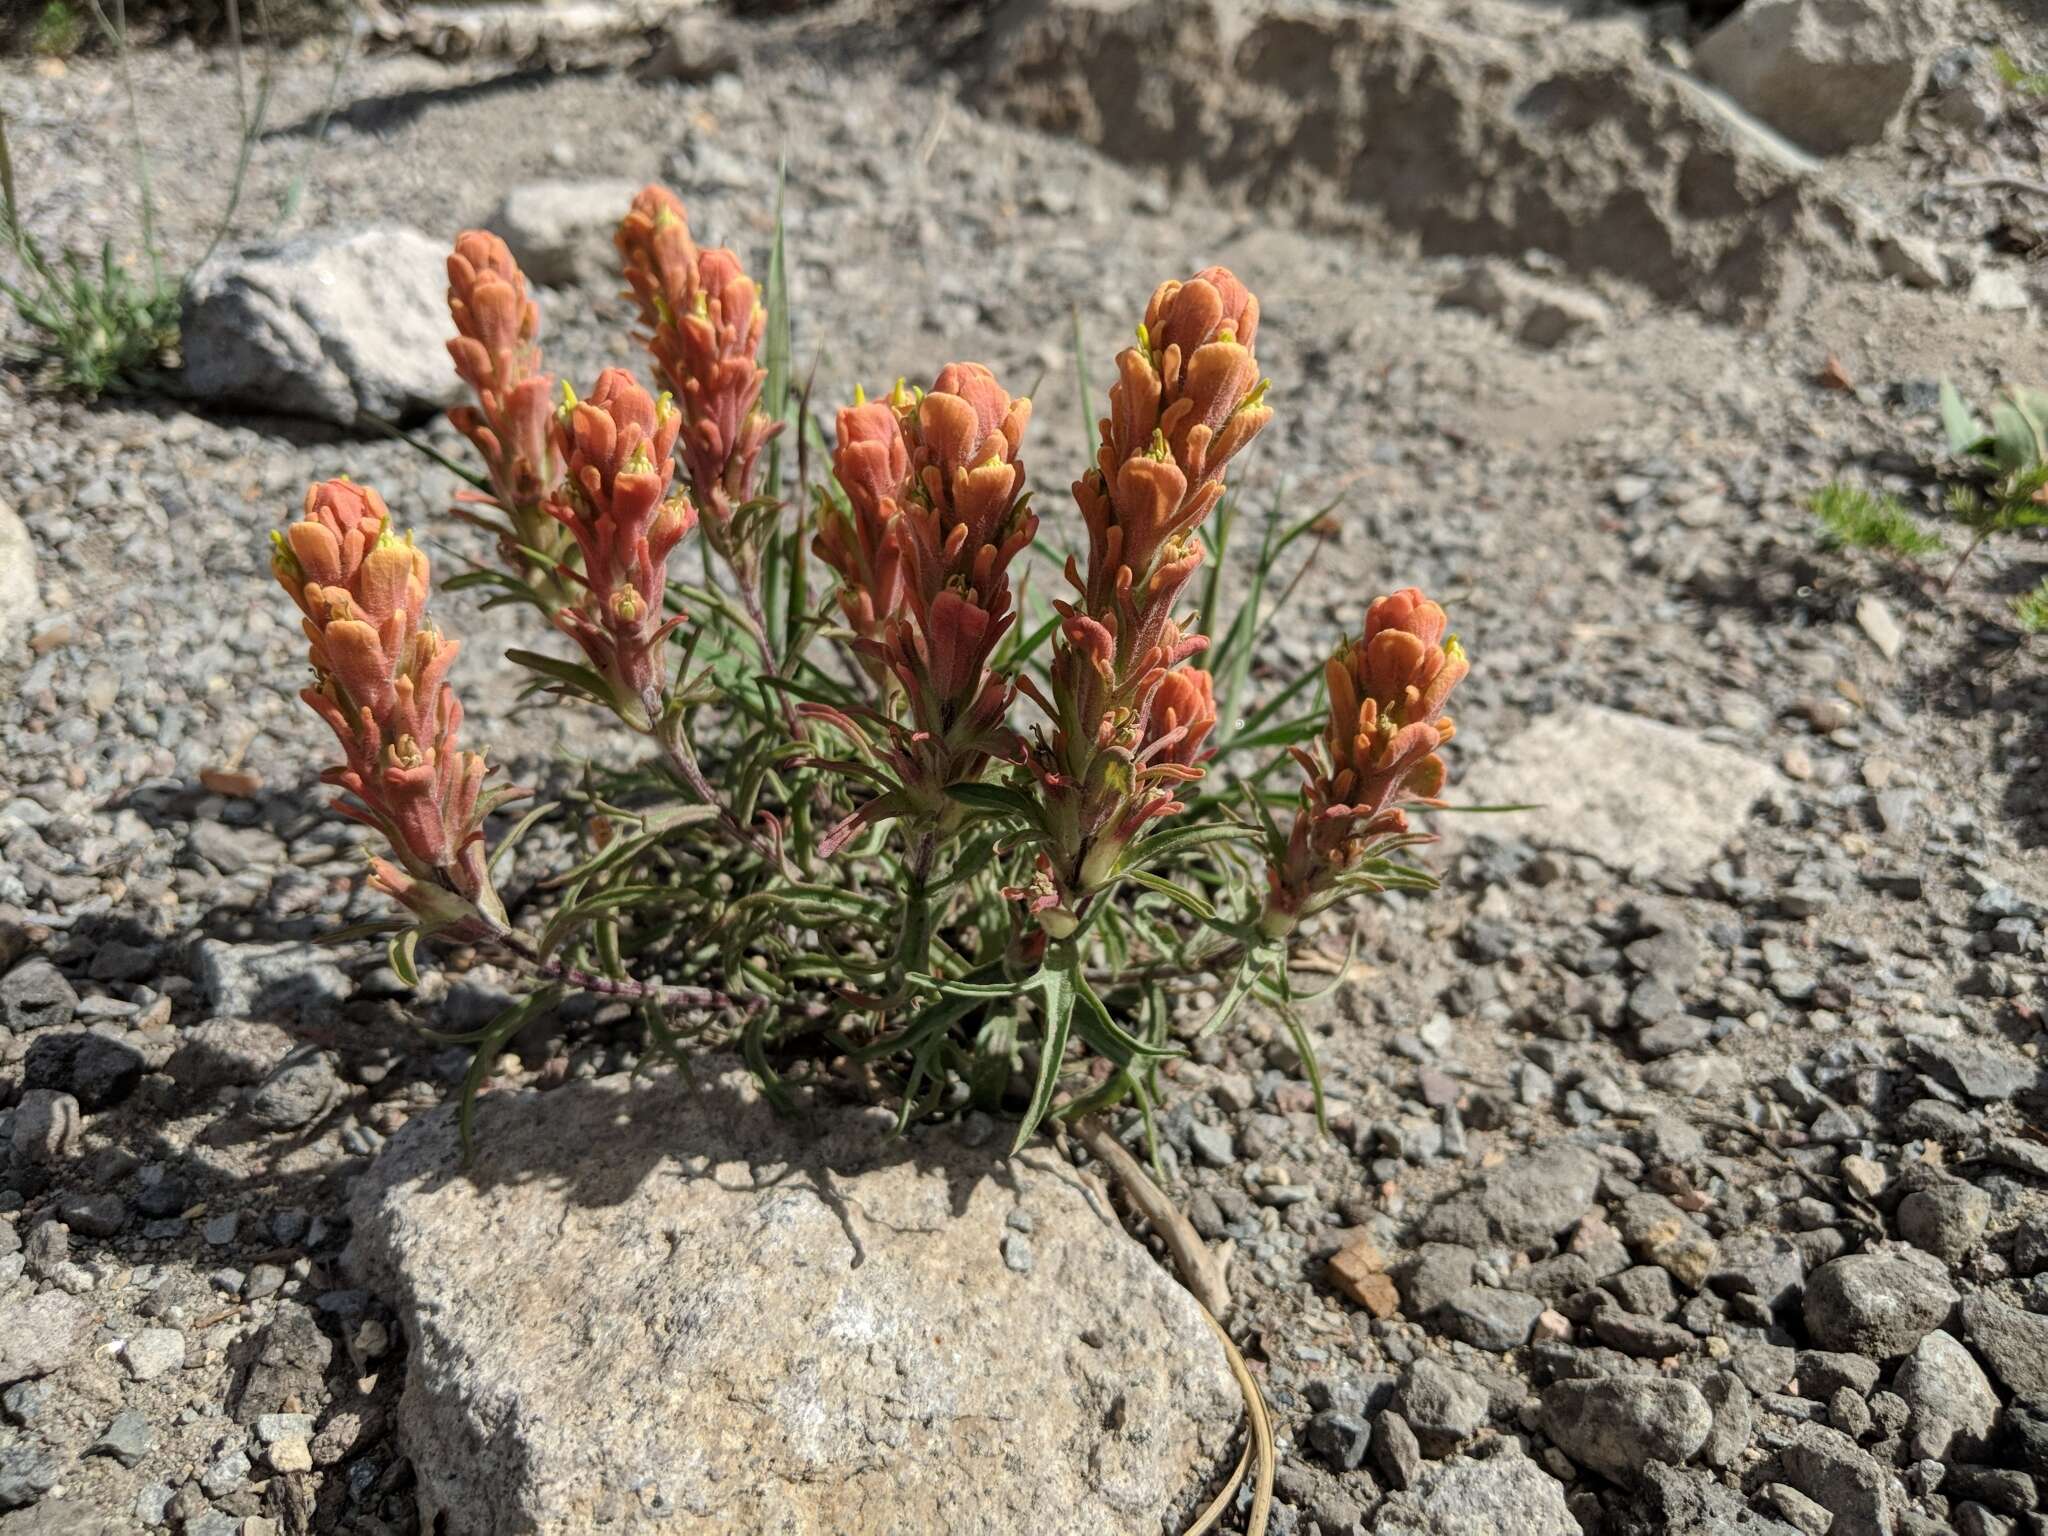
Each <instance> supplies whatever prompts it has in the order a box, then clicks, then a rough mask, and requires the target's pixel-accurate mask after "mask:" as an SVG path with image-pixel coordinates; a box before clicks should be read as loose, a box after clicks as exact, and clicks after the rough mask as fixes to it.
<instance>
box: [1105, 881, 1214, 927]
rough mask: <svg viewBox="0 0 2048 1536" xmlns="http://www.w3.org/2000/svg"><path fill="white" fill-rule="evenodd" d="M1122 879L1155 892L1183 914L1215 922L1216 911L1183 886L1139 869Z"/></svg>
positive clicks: (1206, 921) (1207, 921)
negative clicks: (1183, 912)
mask: <svg viewBox="0 0 2048 1536" xmlns="http://www.w3.org/2000/svg"><path fill="white" fill-rule="evenodd" d="M1124 878H1125V879H1126V880H1129V881H1131V882H1133V883H1134V884H1137V885H1142V886H1143V887H1145V889H1146V890H1148V891H1156V892H1157V893H1158V894H1159V895H1161V896H1164V897H1165V898H1166V899H1167V900H1168V901H1170V902H1172V903H1173V904H1174V905H1175V906H1177V907H1179V908H1181V909H1182V910H1183V911H1185V912H1190V913H1192V914H1193V915H1194V916H1196V917H1199V918H1200V919H1201V920H1202V921H1203V922H1205V923H1212V922H1214V921H1215V920H1216V909H1215V908H1214V907H1212V906H1210V905H1209V903H1208V902H1206V901H1204V900H1202V898H1201V897H1199V896H1197V895H1196V894H1195V893H1194V892H1193V891H1191V890H1189V889H1188V888H1187V887H1186V886H1184V885H1175V884H1174V883H1173V882H1172V881H1171V880H1165V879H1161V878H1160V877H1159V876H1158V875H1155V874H1152V873H1150V872H1149V871H1146V870H1141V869H1134V870H1132V871H1131V872H1130V873H1129V874H1127V875H1125V876H1124Z"/></svg>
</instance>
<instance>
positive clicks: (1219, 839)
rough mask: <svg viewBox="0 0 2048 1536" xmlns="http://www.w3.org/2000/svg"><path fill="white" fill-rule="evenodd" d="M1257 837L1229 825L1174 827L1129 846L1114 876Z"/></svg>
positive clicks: (1128, 873)
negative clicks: (1212, 844) (1198, 849)
mask: <svg viewBox="0 0 2048 1536" xmlns="http://www.w3.org/2000/svg"><path fill="white" fill-rule="evenodd" d="M1257 841H1259V835H1258V833H1257V832H1256V831H1255V830H1254V829H1253V828H1251V827H1244V826H1238V825H1235V824H1233V823H1226V824H1223V825H1211V826H1206V827H1174V828H1171V829H1170V830H1168V831H1165V832H1155V833H1153V834H1152V836H1150V837H1148V838H1146V839H1145V840H1144V841H1142V842H1139V843H1133V844H1132V845H1131V847H1130V848H1129V849H1127V850H1126V851H1125V853H1124V856H1123V858H1122V859H1121V860H1120V861H1118V864H1117V870H1116V872H1117V873H1118V874H1120V875H1131V874H1135V873H1136V872H1137V871H1138V870H1141V869H1147V868H1150V867H1151V866H1152V865H1154V864H1159V863H1163V862H1164V861H1166V860H1168V859H1177V858H1179V857H1180V856H1181V855H1182V854H1184V853H1191V852H1193V851H1194V850H1195V849H1197V848H1205V847H1207V846H1208V845H1210V844H1211V843H1255V842H1257Z"/></svg>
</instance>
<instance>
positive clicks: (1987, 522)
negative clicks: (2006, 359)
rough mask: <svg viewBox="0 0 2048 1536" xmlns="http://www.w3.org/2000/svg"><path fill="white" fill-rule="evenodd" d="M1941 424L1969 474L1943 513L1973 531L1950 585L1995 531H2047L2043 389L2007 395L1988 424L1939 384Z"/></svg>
mask: <svg viewBox="0 0 2048 1536" xmlns="http://www.w3.org/2000/svg"><path fill="white" fill-rule="evenodd" d="M1941 424H1942V430H1943V432H1944V433H1946V434H1947V437H1948V447H1949V452H1950V453H1951V454H1953V455H1954V456H1955V457H1956V459H1957V460H1958V461H1959V463H1960V465H1961V467H1962V469H1963V473H1964V475H1965V477H1966V478H1965V479H1964V480H1963V481H1962V482H1961V483H1959V484H1957V485H1955V486H1952V487H1951V488H1950V490H1949V494H1948V510H1949V512H1950V513H1951V514H1952V515H1953V516H1954V517H1955V519H1956V521H1958V522H1959V523H1961V524H1962V525H1963V526H1964V527H1965V528H1967V529H1969V531H1970V542H1969V543H1968V545H1966V546H1965V547H1964V549H1963V552H1962V553H1961V554H1960V555H1958V556H1957V557H1956V563H1955V564H1954V565H1953V566H1952V567H1950V569H1949V573H1948V576H1947V577H1946V578H1945V579H1944V581H1943V583H1942V584H1943V585H1944V586H1947V585H1950V584H1952V583H1953V582H1954V581H1955V579H1956V575H1957V573H1958V572H1960V571H1961V570H1962V568H1963V566H1964V564H1965V563H1966V562H1967V561H1968V560H1969V558H1970V556H1971V555H1973V554H1975V553H1976V552H1977V546H1978V545H1980V544H1982V543H1983V542H1984V541H1985V540H1986V539H1988V538H1990V537H1991V535H1993V534H1994V533H2017V532H2018V531H2020V530H2021V529H2024V528H2042V527H2048V391H2043V390H2038V389H2022V388H2013V389H2011V390H2008V391H2007V392H2006V395H2005V397H2004V398H2003V399H2001V400H1999V401H1998V402H1997V403H1996V404H1995V405H1993V406H1992V408H1991V422H1990V425H1989V426H1988V427H1987V426H1986V425H1985V424H1984V423H1983V422H1982V421H1980V420H1979V419H1978V418H1977V415H1976V413H1975V412H1973V411H1972V410H1971V409H1970V408H1969V406H1968V405H1966V404H1964V403H1963V398H1962V396H1961V395H1960V394H1958V393H1957V392H1956V389H1955V386H1954V385H1952V384H1950V383H1949V382H1948V381H1947V380H1946V379H1944V380H1942V384H1941Z"/></svg>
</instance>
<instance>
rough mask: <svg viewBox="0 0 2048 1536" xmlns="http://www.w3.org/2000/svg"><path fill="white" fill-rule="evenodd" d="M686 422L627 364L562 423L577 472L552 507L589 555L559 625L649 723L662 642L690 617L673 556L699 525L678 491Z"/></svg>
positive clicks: (618, 697)
mask: <svg viewBox="0 0 2048 1536" xmlns="http://www.w3.org/2000/svg"><path fill="white" fill-rule="evenodd" d="M681 425H682V422H681V418H680V416H679V415H678V413H677V411H676V409H675V407H674V405H673V404H671V403H670V401H669V399H668V397H667V396H666V395H664V396H663V397H662V398H661V399H660V400H655V399H654V398H653V397H651V396H650V395H649V394H648V393H647V391H646V390H644V389H642V388H641V387H640V386H639V385H638V384H637V383H635V382H634V379H633V376H632V375H631V374H630V373H627V372H626V371H625V370H624V369H622V368H607V369H606V370H605V371H604V372H603V373H602V374H600V375H598V380H597V387H596V388H595V389H594V390H592V391H591V394H590V398H589V399H588V400H575V399H571V400H570V401H569V402H568V403H567V404H565V405H564V406H563V407H562V410H561V411H560V413H559V415H558V416H557V418H556V421H555V436H556V441H557V446H558V450H559V452H560V453H561V456H562V460H563V463H564V464H565V465H566V466H567V470H568V472H567V474H566V475H565V476H564V478H563V483H562V489H561V492H560V493H559V494H558V495H557V496H555V497H554V498H553V499H551V500H550V501H549V503H548V510H549V511H550V512H551V513H552V514H553V515H554V516H555V517H556V518H557V519H559V520H560V521H561V522H562V523H563V524H564V525H565V526H566V527H567V528H568V530H569V532H570V533H571V534H572V535H574V537H575V540H576V547H577V548H578V549H579V550H580V551H581V552H582V555H583V569H582V572H581V573H580V574H579V575H578V577H577V580H578V582H579V584H580V585H581V587H582V589H583V595H582V598H581V600H580V601H578V602H576V603H575V604H573V605H571V606H568V607H565V608H563V609H561V610H560V611H559V612H557V613H556V615H555V622H556V624H557V625H558V626H559V627H560V628H561V629H562V631H563V632H564V633H565V634H567V635H568V636H569V637H570V638H571V639H573V640H574V641H575V642H576V643H577V644H578V645H580V646H581V647H582V648H583V653H584V655H585V656H587V657H589V658H590V664H591V666H592V667H594V668H595V669H596V671H597V673H598V675H599V676H600V677H601V678H603V679H604V681H605V683H606V685H607V686H608V688H609V689H610V691H611V694H612V696H613V700H614V707H615V708H616V709H617V710H618V711H619V713H620V714H621V715H622V716H623V717H625V718H626V719H627V720H628V721H629V722H631V723H632V724H634V725H635V726H636V727H637V728H639V729H643V730H644V729H646V728H647V727H648V726H649V725H651V724H652V722H653V721H655V720H656V719H658V718H659V717H660V715H661V713H662V694H663V688H664V685H665V684H666V682H667V669H666V667H665V666H664V664H663V662H662V656H661V648H662V643H663V642H664V641H666V640H667V639H668V637H669V634H670V632H671V631H673V630H674V629H675V627H676V626H677V625H678V624H680V623H682V622H683V620H682V616H681V615H675V616H670V615H669V614H668V612H667V596H668V557H669V554H670V552H671V551H673V550H674V549H675V547H676V545H677V544H679V543H680V542H681V541H682V540H683V538H684V536H685V535H687V534H688V533H689V531H690V530H691V529H692V528H694V527H695V526H696V524H697V510H696V508H695V507H693V506H692V505H691V504H690V499H689V498H688V497H687V496H685V495H683V494H682V493H681V492H680V491H678V492H675V493H674V494H671V493H670V489H669V487H670V483H671V481H673V479H674V478H675V470H676V464H675V459H674V457H673V456H672V455H673V452H674V449H675V444H676V436H677V433H678V431H679V429H680V428H681Z"/></svg>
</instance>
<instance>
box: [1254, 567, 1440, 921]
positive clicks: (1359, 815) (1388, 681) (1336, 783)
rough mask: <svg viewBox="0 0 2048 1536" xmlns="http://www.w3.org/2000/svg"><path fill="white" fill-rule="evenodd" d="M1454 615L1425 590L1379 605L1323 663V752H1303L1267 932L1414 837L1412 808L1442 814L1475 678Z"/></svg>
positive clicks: (1275, 870) (1297, 752)
mask: <svg viewBox="0 0 2048 1536" xmlns="http://www.w3.org/2000/svg"><path fill="white" fill-rule="evenodd" d="M1448 627H1449V620H1448V619H1447V618H1446V617H1445V615H1444V610H1443V609H1442V608H1441V607H1440V606H1438V605H1437V604H1436V603H1433V602H1431V601H1430V600H1429V599H1428V598H1426V597H1424V596H1423V595H1422V593H1421V591H1420V590H1418V589H1417V588H1415V587H1406V588H1403V589H1402V590H1401V591H1399V592H1394V593H1391V594H1389V595H1388V596H1386V597H1382V598H1378V599H1376V600H1375V601H1374V602H1373V604H1372V605H1371V607H1369V608H1367V609H1366V613H1365V631H1364V633H1363V634H1361V635H1360V636H1359V637H1358V638H1357V639H1356V640H1352V641H1348V642H1346V644H1345V645H1344V646H1343V647H1342V648H1341V649H1340V650H1339V651H1338V652H1337V654H1336V655H1335V656H1332V657H1331V658H1330V660H1329V661H1328V662H1327V663H1326V664H1325V665H1324V668H1323V676H1324V680H1325V681H1326V682H1327V684H1328V686H1329V691H1330V718H1329V723H1328V725H1327V726H1326V727H1325V728H1324V731H1323V739H1322V743H1321V745H1322V753H1321V755H1320V756H1318V755H1317V754H1316V753H1314V752H1311V751H1308V750H1305V749H1303V748H1299V747H1297V748H1295V749H1294V758H1295V761H1297V762H1298V763H1299V764H1300V765H1301V769H1302V774H1303V777H1304V779H1305V781H1306V782H1305V783H1304V785H1303V787H1302V792H1301V805H1300V808H1299V809H1298V810H1297V811H1296V812H1295V817H1294V827H1293V830H1292V832H1291V833H1290V834H1289V836H1288V840H1287V846H1286V851H1285V854H1284V855H1283V856H1282V857H1280V858H1278V859H1277V860H1276V861H1275V862H1274V865H1273V867H1272V869H1271V870H1270V871H1269V872H1268V880H1269V885H1270V889H1269V891H1268V894H1267V899H1266V911H1265V915H1264V917H1263V919H1262V923H1263V926H1264V927H1265V929H1266V931H1267V932H1268V933H1270V934H1276V935H1277V934H1284V933H1286V932H1287V931H1289V930H1290V929H1292V928H1293V926H1294V925H1295V923H1297V922H1298V921H1299V920H1300V919H1301V918H1302V917H1303V916H1305V915H1307V914H1308V913H1310V912H1313V911H1315V910H1317V908H1318V906H1319V905H1322V904H1326V901H1325V898H1330V897H1332V893H1334V892H1336V891H1337V889H1338V886H1339V882H1340V881H1341V880H1342V879H1343V877H1344V875H1345V874H1346V873H1347V872H1349V871H1352V870H1355V869H1356V868H1357V867H1358V865H1359V864H1360V863H1361V862H1363V861H1364V860H1365V859H1367V858H1369V857H1371V856H1372V854H1373V852H1374V849H1375V845H1380V846H1384V845H1385V844H1386V841H1387V840H1388V839H1394V838H1400V837H1402V836H1403V835H1404V834H1406V833H1407V831H1408V817H1407V813H1406V812H1405V811H1404V810H1403V806H1405V805H1426V806H1436V805H1441V804H1442V803H1443V802H1442V801H1440V800H1439V799H1438V798H1437V796H1438V794H1439V793H1440V792H1441V791H1442V789H1443V785H1444V760H1443V759H1442V758H1441V757H1439V756H1437V749H1438V748H1440V747H1441V746H1443V744H1444V743H1445V742H1447V741H1449V740H1450V739H1451V736H1452V734H1453V732H1454V731H1455V729H1456V727H1455V726H1454V725H1453V723H1452V721H1451V718H1450V717H1449V716H1448V715H1446V714H1445V713H1444V706H1445V705H1446V704H1447V703H1449V701H1450V696H1451V690H1452V689H1454V688H1456V687H1457V686H1458V683H1459V681H1460V680H1461V679H1462V678H1463V677H1464V676H1465V674H1466V673H1467V672H1468V671H1469V670H1471V663H1469V662H1468V661H1467V660H1466V659H1465V652H1464V649H1463V647H1461V646H1460V645H1459V644H1458V639H1457V636H1455V635H1447V634H1446V633H1445V630H1446V629H1447V628H1448Z"/></svg>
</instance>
